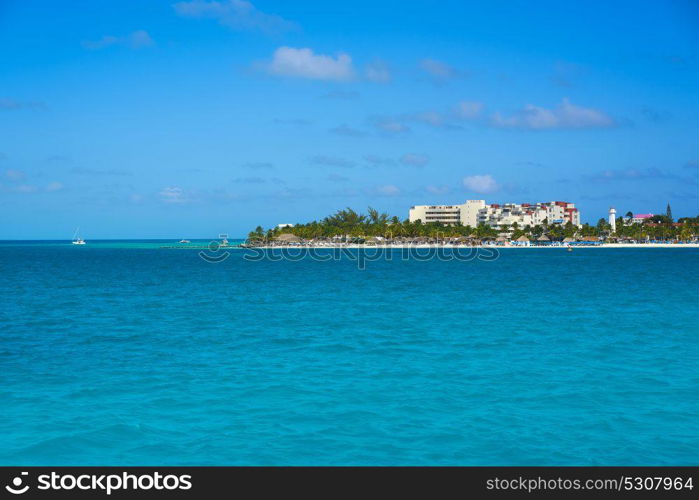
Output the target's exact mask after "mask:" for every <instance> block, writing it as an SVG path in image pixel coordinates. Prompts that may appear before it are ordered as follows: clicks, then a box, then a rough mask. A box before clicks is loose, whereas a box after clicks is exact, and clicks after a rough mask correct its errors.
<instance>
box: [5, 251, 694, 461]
mask: <svg viewBox="0 0 699 500" xmlns="http://www.w3.org/2000/svg"><path fill="white" fill-rule="evenodd" d="M157 246H158V245H155V244H150V245H148V244H142V245H139V244H124V245H122V244H118V243H114V244H103V245H99V244H95V245H90V243H88V245H86V246H85V247H73V246H71V245H49V244H34V245H26V244H13V245H8V244H4V245H0V322H1V324H2V330H1V333H0V335H1V338H2V344H1V345H0V377H1V380H2V383H1V384H0V401H2V418H0V463H2V464H43V465H60V464H75V465H77V464H143V465H146V464H171V465H176V464H221V465H223V464H294V465H298V464H465V465H469V464H480V465H485V464H492V465H514V464H531V465H534V464H537V465H572V464H580V465H586V464H604V465H617V464H619V465H620V464H648V465H650V464H694V465H696V464H697V463H699V426H698V425H697V422H699V326H698V318H699V280H698V279H697V277H698V275H699V251H697V250H696V249H647V248H643V249H604V248H601V249H578V250H575V251H574V252H572V253H567V252H565V251H563V250H562V249H509V250H503V251H502V255H501V256H500V258H499V259H497V260H495V261H491V262H486V261H481V260H475V261H471V262H461V261H439V260H429V261H425V262H423V261H419V260H416V259H411V260H408V261H401V260H400V258H393V259H391V260H386V259H381V260H379V261H373V262H368V263H367V265H366V269H365V270H359V269H358V268H357V267H358V266H357V262H356V261H353V260H351V259H349V258H344V259H342V260H339V261H327V262H317V261H314V260H312V259H308V258H306V259H303V260H300V261H297V262H289V261H282V262H272V261H269V260H265V261H261V262H249V261H246V260H243V258H242V251H240V250H238V251H233V252H232V253H231V256H230V257H229V258H228V259H227V260H225V261H224V262H223V263H220V264H210V263H207V262H205V261H203V260H202V259H200V258H199V257H198V256H197V252H196V251H195V250H165V249H159V248H157Z"/></svg>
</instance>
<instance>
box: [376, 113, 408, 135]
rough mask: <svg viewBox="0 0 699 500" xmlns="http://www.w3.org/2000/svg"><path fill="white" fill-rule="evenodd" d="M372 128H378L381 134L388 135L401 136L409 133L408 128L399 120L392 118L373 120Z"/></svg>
mask: <svg viewBox="0 0 699 500" xmlns="http://www.w3.org/2000/svg"><path fill="white" fill-rule="evenodd" d="M373 122H374V126H375V127H376V128H378V129H379V130H380V131H381V132H385V133H388V134H402V133H405V132H410V127H409V126H407V125H406V124H405V123H403V121H402V120H401V119H399V118H392V117H390V116H389V117H378V118H374V120H373Z"/></svg>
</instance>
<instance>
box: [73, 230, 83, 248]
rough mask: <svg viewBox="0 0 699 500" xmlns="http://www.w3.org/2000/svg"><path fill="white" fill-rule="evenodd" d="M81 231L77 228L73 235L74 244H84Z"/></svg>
mask: <svg viewBox="0 0 699 500" xmlns="http://www.w3.org/2000/svg"><path fill="white" fill-rule="evenodd" d="M79 233H80V228H78V229H76V230H75V234H74V235H73V245H84V244H85V240H84V239H82V238H81V237H80V235H79Z"/></svg>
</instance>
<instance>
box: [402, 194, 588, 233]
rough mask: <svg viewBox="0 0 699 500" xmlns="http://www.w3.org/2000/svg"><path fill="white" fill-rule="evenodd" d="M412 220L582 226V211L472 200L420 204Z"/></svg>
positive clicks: (569, 205)
mask: <svg viewBox="0 0 699 500" xmlns="http://www.w3.org/2000/svg"><path fill="white" fill-rule="evenodd" d="M409 218H410V221H411V222H415V221H416V220H421V221H422V222H425V223H427V222H441V223H442V224H455V223H456V222H461V224H462V225H464V226H472V227H475V226H477V225H478V224H486V225H488V226H492V227H501V226H511V225H513V224H517V225H518V226H520V227H525V226H537V225H539V224H543V223H544V221H546V222H547V223H548V224H566V223H568V222H570V223H572V224H573V225H575V226H580V211H579V210H578V209H577V208H575V205H574V204H573V203H568V202H566V201H551V202H547V203H521V204H519V203H504V204H502V205H500V204H497V203H494V204H490V205H487V204H486V203H485V201H484V200H468V201H467V202H466V203H464V204H463V205H418V206H414V207H411V209H410V216H409Z"/></svg>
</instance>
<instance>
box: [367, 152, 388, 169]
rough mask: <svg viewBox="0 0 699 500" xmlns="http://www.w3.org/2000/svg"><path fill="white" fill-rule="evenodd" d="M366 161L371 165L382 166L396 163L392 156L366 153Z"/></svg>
mask: <svg viewBox="0 0 699 500" xmlns="http://www.w3.org/2000/svg"><path fill="white" fill-rule="evenodd" d="M364 161H365V162H367V163H368V164H369V165H372V166H375V167H380V166H391V165H395V164H396V162H395V161H394V160H393V159H392V158H385V157H383V156H378V155H365V156H364Z"/></svg>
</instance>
